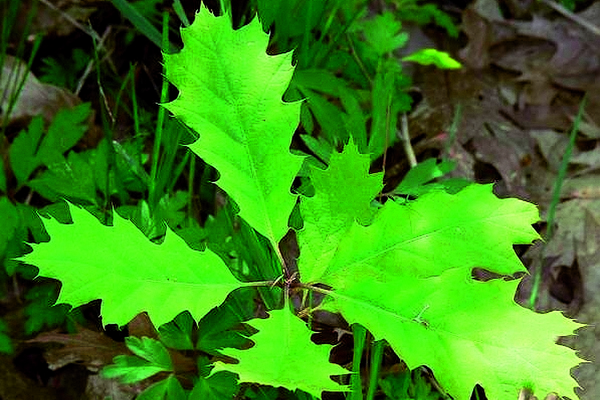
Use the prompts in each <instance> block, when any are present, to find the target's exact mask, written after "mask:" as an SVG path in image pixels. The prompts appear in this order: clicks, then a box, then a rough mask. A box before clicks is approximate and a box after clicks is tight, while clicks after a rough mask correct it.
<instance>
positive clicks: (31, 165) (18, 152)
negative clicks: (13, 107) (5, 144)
mask: <svg viewBox="0 0 600 400" xmlns="http://www.w3.org/2000/svg"><path fill="white" fill-rule="evenodd" d="M43 134H44V119H43V118H42V117H41V116H37V117H35V118H33V119H32V120H31V122H30V123H29V126H28V127H27V130H22V131H21V132H20V133H19V135H18V136H17V137H16V138H15V140H14V141H13V142H12V144H11V146H10V149H9V154H10V165H11V167H12V170H13V172H14V174H15V176H16V177H17V181H18V182H19V184H23V183H25V182H26V181H27V180H28V179H29V177H30V176H31V173H32V172H33V171H34V170H35V169H36V168H37V167H39V166H40V165H41V164H42V161H41V160H40V159H39V157H37V155H36V151H37V149H38V146H39V143H40V141H41V139H42V135H43Z"/></svg>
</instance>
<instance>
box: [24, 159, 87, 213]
mask: <svg viewBox="0 0 600 400" xmlns="http://www.w3.org/2000/svg"><path fill="white" fill-rule="evenodd" d="M29 186H30V187H31V188H32V189H34V190H35V191H36V192H38V193H39V194H41V195H42V196H44V197H45V198H47V199H48V200H50V201H59V200H60V199H61V198H64V197H66V198H69V199H74V200H75V199H76V200H79V201H84V202H86V203H91V204H97V195H96V184H95V182H94V172H93V170H92V167H91V166H90V165H89V164H88V163H87V162H86V160H85V159H84V158H83V157H82V155H81V154H79V153H75V152H74V151H71V152H70V153H69V157H68V159H67V160H64V159H62V160H61V162H58V163H53V164H50V165H48V170H47V171H44V173H42V174H41V175H40V176H39V177H38V178H36V179H34V180H32V181H30V182H29Z"/></svg>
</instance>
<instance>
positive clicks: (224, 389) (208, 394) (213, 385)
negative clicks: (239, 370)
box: [190, 371, 239, 400]
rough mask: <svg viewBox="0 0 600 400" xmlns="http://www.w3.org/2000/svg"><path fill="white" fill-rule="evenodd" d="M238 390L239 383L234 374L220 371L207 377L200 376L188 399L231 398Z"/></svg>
mask: <svg viewBox="0 0 600 400" xmlns="http://www.w3.org/2000/svg"><path fill="white" fill-rule="evenodd" d="M238 390H239V385H238V382H237V379H236V377H235V374H233V373H231V372H228V371H220V372H217V373H216V374H213V375H211V376H209V377H208V378H206V377H203V376H201V377H200V378H199V379H198V381H196V384H195V385H194V388H193V389H192V391H191V393H190V399H202V400H226V399H233V398H234V396H235V394H236V393H237V391H238Z"/></svg>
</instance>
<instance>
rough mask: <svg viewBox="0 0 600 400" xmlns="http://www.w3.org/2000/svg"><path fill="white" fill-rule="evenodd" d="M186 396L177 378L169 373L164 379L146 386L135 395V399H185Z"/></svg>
mask: <svg viewBox="0 0 600 400" xmlns="http://www.w3.org/2000/svg"><path fill="white" fill-rule="evenodd" d="M187 398H188V397H187V394H186V393H185V391H184V390H183V388H182V387H181V384H180V383H179V381H178V380H177V378H175V376H173V375H169V376H168V377H167V378H166V379H163V380H162V381H160V382H156V383H154V384H152V385H150V386H148V387H147V388H146V390H144V391H143V392H142V393H140V394H138V395H137V397H136V400H185V399H187ZM192 399H195V398H192Z"/></svg>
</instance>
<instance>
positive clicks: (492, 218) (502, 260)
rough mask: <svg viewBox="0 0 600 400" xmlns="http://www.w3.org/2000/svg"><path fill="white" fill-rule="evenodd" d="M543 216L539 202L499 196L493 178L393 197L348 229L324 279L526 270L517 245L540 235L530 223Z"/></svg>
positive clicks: (329, 281)
mask: <svg viewBox="0 0 600 400" xmlns="http://www.w3.org/2000/svg"><path fill="white" fill-rule="evenodd" d="M538 220H539V214H538V210H537V208H536V206H535V205H533V204H531V203H526V202H524V201H521V200H517V199H498V198H497V197H496V196H495V195H494V194H493V193H492V185H470V186H468V187H466V188H465V189H463V190H461V191H460V192H458V193H457V194H454V195H452V194H448V193H446V192H445V191H443V190H438V191H431V192H428V193H426V194H424V195H423V196H421V197H419V198H418V199H417V200H415V201H408V202H407V203H405V204H403V205H400V204H398V203H396V202H394V201H388V202H386V204H385V205H384V207H383V208H382V209H381V210H380V212H379V213H378V215H377V216H376V217H375V219H374V220H373V223H372V224H371V225H369V226H367V227H364V226H361V225H359V224H356V223H355V224H354V225H353V226H352V228H351V229H350V230H349V231H348V232H347V234H346V235H345V236H344V239H343V241H342V242H341V243H340V244H339V246H338V248H337V251H336V254H335V256H334V257H332V258H331V262H330V264H329V265H328V267H327V268H326V270H325V272H324V273H323V277H322V280H321V283H326V284H328V285H330V286H333V287H335V288H340V287H341V286H340V285H343V284H345V280H346V279H345V277H346V276H347V275H350V276H353V277H355V278H356V279H361V280H362V279H370V280H373V279H375V280H379V281H385V280H386V279H388V276H390V275H395V274H399V273H406V271H410V273H411V274H412V275H413V276H415V277H423V278H425V277H430V276H437V275H440V274H441V273H442V272H443V271H445V270H447V269H450V268H461V269H462V270H463V272H464V274H465V277H466V278H468V277H470V276H471V270H472V269H473V268H475V267H480V268H484V269H487V270H489V271H492V272H494V273H497V274H503V275H512V274H514V273H515V272H520V271H521V272H526V269H525V267H524V266H523V264H522V263H521V261H520V260H519V258H518V257H517V255H516V254H515V252H514V250H513V247H512V246H513V245H514V244H529V243H531V242H532V241H533V240H535V239H538V238H539V235H538V234H537V232H536V231H535V230H534V229H533V227H532V226H531V224H532V223H534V222H537V221H538ZM300 274H302V270H300ZM466 278H465V279H466Z"/></svg>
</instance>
